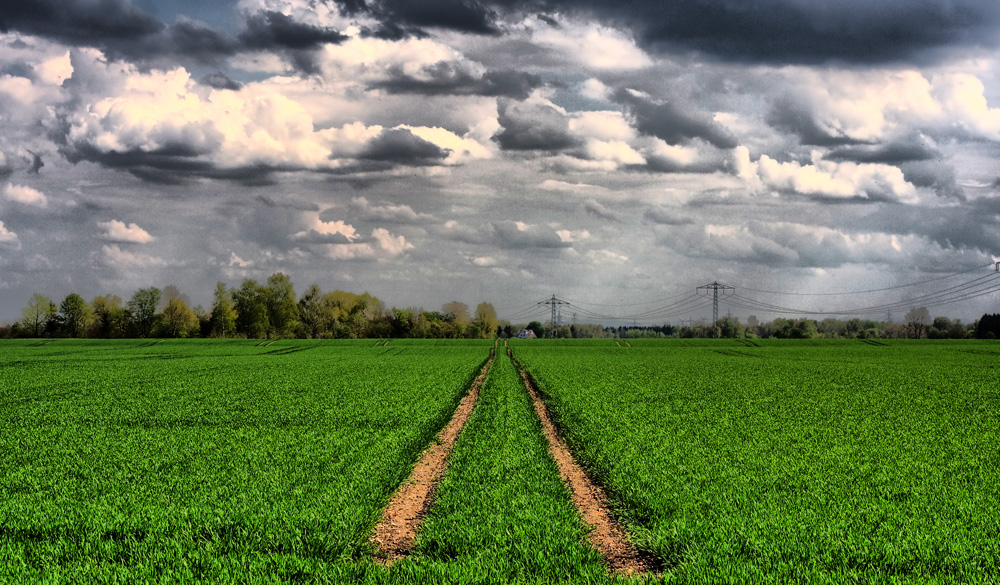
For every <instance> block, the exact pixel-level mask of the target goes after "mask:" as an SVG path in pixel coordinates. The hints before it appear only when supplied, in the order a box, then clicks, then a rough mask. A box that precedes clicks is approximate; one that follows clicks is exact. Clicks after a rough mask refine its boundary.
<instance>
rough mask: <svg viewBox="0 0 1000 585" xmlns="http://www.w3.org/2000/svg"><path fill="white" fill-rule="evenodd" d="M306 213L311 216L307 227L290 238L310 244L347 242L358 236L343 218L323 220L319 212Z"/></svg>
mask: <svg viewBox="0 0 1000 585" xmlns="http://www.w3.org/2000/svg"><path fill="white" fill-rule="evenodd" d="M307 215H308V216H310V218H311V219H310V220H309V225H308V227H307V228H306V229H304V230H302V231H300V232H297V233H295V234H294V235H292V240H294V241H296V242H302V243H310V244H349V243H351V242H354V241H355V240H357V239H358V238H359V235H358V233H357V230H355V229H354V226H352V225H350V224H348V223H346V222H344V221H343V220H336V221H323V220H322V219H320V213H319V212H312V213H307Z"/></svg>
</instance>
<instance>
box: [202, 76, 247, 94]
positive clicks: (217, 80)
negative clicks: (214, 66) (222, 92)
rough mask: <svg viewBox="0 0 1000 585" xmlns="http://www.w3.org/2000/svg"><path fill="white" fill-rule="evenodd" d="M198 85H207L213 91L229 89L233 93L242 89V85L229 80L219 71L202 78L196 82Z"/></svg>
mask: <svg viewBox="0 0 1000 585" xmlns="http://www.w3.org/2000/svg"><path fill="white" fill-rule="evenodd" d="M198 83H201V84H202V85H207V86H209V87H212V88H214V89H230V90H233V91H239V90H240V89H242V88H243V84H242V83H240V82H238V81H234V80H232V79H230V78H229V76H227V75H226V74H225V73H223V72H221V71H216V72H215V73H209V74H208V75H204V76H202V77H201V78H200V79H199V80H198Z"/></svg>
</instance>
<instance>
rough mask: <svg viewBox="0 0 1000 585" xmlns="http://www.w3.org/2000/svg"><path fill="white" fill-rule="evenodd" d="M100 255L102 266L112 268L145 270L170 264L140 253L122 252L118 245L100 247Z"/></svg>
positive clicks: (161, 259)
mask: <svg viewBox="0 0 1000 585" xmlns="http://www.w3.org/2000/svg"><path fill="white" fill-rule="evenodd" d="M101 254H102V261H103V262H104V264H106V265H108V266H111V267H114V268H145V267H153V266H167V265H169V264H170V263H169V262H167V261H166V260H164V259H163V258H159V257H156V256H151V255H149V254H145V253H142V252H130V251H128V250H123V249H122V248H121V246H119V245H118V244H110V245H107V244H105V245H104V246H101Z"/></svg>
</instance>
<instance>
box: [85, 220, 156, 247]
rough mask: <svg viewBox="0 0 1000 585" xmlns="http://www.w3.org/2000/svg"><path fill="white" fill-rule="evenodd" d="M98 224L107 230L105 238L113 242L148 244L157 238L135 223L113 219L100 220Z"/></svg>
mask: <svg viewBox="0 0 1000 585" xmlns="http://www.w3.org/2000/svg"><path fill="white" fill-rule="evenodd" d="M97 225H98V226H100V227H101V228H102V229H104V230H105V231H104V235H103V236H102V237H103V239H105V240H110V241H112V242H127V243H133V244H148V243H149V242H152V241H153V240H154V239H155V238H154V237H153V236H151V235H149V232H147V231H146V230H144V229H142V228H141V227H139V226H138V225H136V224H134V223H130V224H126V223H125V222H123V221H118V220H117V219H112V220H111V221H99V222H97Z"/></svg>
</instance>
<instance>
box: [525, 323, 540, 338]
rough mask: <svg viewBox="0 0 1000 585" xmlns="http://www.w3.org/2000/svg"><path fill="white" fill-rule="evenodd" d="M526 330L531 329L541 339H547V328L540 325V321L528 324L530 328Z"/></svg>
mask: <svg viewBox="0 0 1000 585" xmlns="http://www.w3.org/2000/svg"><path fill="white" fill-rule="evenodd" d="M525 329H531V330H532V331H534V332H535V335H536V336H537V337H538V338H539V339H541V338H543V337H545V326H544V325H542V324H541V323H539V322H538V321H532V322H531V323H528V326H527V327H525Z"/></svg>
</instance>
